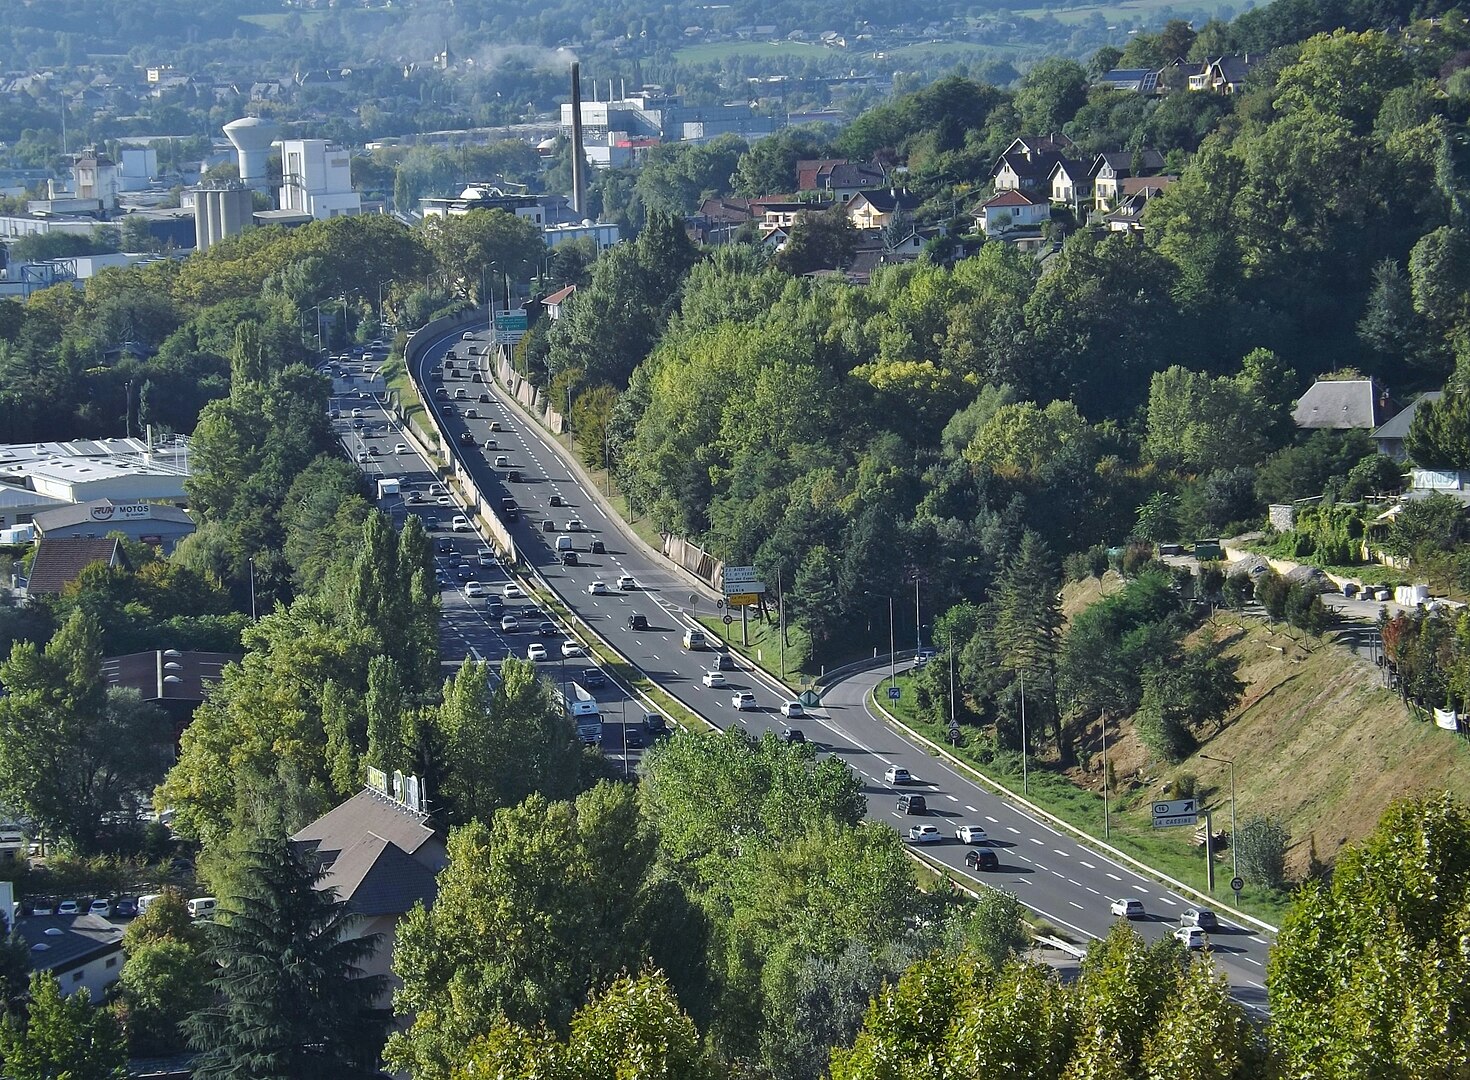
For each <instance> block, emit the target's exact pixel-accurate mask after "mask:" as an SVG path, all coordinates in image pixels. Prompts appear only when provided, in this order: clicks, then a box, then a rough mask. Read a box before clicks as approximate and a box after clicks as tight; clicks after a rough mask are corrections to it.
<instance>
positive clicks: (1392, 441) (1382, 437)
mask: <svg viewBox="0 0 1470 1080" xmlns="http://www.w3.org/2000/svg"><path fill="white" fill-rule="evenodd" d="M1442 397H1444V393H1443V391H1440V390H1431V391H1430V392H1429V393H1427V394H1420V395H1419V396H1418V397H1417V398H1415V399H1414V400H1413V401H1411V402H1409V404H1408V405H1407V406H1405V408H1404V409H1403V411H1402V412H1399V413H1396V414H1395V415H1394V416H1392V417H1390V418H1389V419H1388V420H1387V421H1385V422H1384V423H1382V424H1380V425H1379V426H1378V427H1376V428H1374V429H1373V441H1374V442H1375V443H1377V444H1378V452H1379V453H1380V454H1385V455H1387V456H1388V457H1391V458H1393V459H1394V460H1395V461H1407V460H1408V459H1409V453H1408V451H1407V450H1406V449H1405V448H1404V440H1405V439H1407V438H1408V437H1409V425H1410V424H1412V423H1413V422H1414V414H1415V413H1417V412H1418V411H1419V406H1421V405H1423V404H1424V403H1425V402H1429V401H1438V400H1439V399H1440V398H1442Z"/></svg>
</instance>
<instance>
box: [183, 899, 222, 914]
mask: <svg viewBox="0 0 1470 1080" xmlns="http://www.w3.org/2000/svg"><path fill="white" fill-rule="evenodd" d="M186 906H187V907H188V909H189V918H191V919H209V918H213V917H214V913H215V910H216V909H217V908H218V907H219V901H218V900H216V899H215V898H214V897H212V896H196V897H194V899H192V900H190V901H189V903H188V904H187V905H186Z"/></svg>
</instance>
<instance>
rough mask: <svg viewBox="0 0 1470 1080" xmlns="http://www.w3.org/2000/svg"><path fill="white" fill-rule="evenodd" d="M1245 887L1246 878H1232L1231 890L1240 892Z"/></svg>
mask: <svg viewBox="0 0 1470 1080" xmlns="http://www.w3.org/2000/svg"><path fill="white" fill-rule="evenodd" d="M1243 888H1245V878H1239V877H1233V878H1231V879H1230V891H1231V892H1240V890H1241V889H1243Z"/></svg>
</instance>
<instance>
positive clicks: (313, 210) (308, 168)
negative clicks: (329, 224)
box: [278, 139, 362, 221]
mask: <svg viewBox="0 0 1470 1080" xmlns="http://www.w3.org/2000/svg"><path fill="white" fill-rule="evenodd" d="M278 205H279V206H280V208H281V209H282V210H292V211H296V212H297V213H302V214H310V215H311V216H312V217H313V218H316V219H317V220H319V221H320V220H322V219H324V218H334V217H342V216H343V215H348V216H351V215H354V214H360V213H362V198H361V197H360V196H359V195H358V193H357V192H355V191H353V190H352V164H351V157H350V155H349V154H348V152H347V151H346V150H345V149H343V148H341V147H334V146H332V145H331V144H330V143H328V142H327V140H326V139H283V140H282V141H281V190H280V201H279V203H278Z"/></svg>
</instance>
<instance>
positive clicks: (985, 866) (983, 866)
mask: <svg viewBox="0 0 1470 1080" xmlns="http://www.w3.org/2000/svg"><path fill="white" fill-rule="evenodd" d="M965 865H966V866H968V867H969V868H970V869H971V870H999V869H1000V859H998V858H996V855H995V852H993V851H967V852H965Z"/></svg>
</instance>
